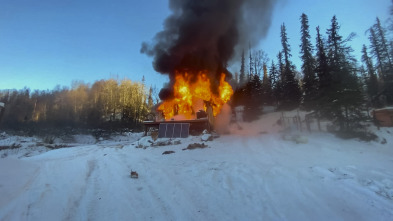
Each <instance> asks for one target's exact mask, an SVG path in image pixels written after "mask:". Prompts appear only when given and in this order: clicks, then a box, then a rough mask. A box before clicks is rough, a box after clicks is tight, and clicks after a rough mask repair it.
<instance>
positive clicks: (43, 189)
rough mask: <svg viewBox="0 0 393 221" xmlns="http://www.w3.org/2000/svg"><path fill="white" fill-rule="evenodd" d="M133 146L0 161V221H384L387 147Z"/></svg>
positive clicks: (392, 203)
mask: <svg viewBox="0 0 393 221" xmlns="http://www.w3.org/2000/svg"><path fill="white" fill-rule="evenodd" d="M390 136H391V135H390ZM135 139H136V138H132V139H129V140H128V141H121V142H105V143H102V144H90V145H80V146H77V147H72V148H64V149H57V150H52V151H49V152H45V153H42V154H38V155H34V156H31V157H21V158H19V159H18V158H14V157H12V156H8V157H5V158H1V159H0V196H1V199H0V220H357V221H358V220H392V219H391V218H392V217H393V170H392V168H393V148H391V147H389V145H383V144H380V143H377V142H371V143H364V142H359V141H355V140H340V139H338V138H335V137H333V136H332V135H330V134H313V135H312V136H309V138H308V140H309V142H308V143H307V144H295V143H293V142H291V141H284V140H282V139H281V137H280V136H279V135H274V134H272V135H259V136H249V137H245V136H238V135H227V136H222V137H220V138H218V139H215V140H214V141H211V142H207V144H208V145H209V148H205V149H195V150H184V151H183V150H182V149H183V148H185V147H186V146H187V145H188V144H189V143H195V142H200V137H191V138H188V139H183V140H182V144H179V145H172V146H165V147H158V148H153V147H150V148H147V149H139V148H135V146H136V144H137V143H136V142H135V141H136V140H135ZM390 139H391V138H390ZM389 141H390V140H389ZM389 141H388V142H389ZM392 142H393V140H392ZM165 150H173V151H175V153H174V154H170V155H162V153H163V152H164V151H165ZM131 169H132V170H136V171H137V172H138V173H139V178H138V179H131V178H130V175H129V173H130V171H131Z"/></svg>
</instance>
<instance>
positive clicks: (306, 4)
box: [0, 0, 391, 90]
mask: <svg viewBox="0 0 393 221" xmlns="http://www.w3.org/2000/svg"><path fill="white" fill-rule="evenodd" d="M390 5H391V0H281V1H278V4H277V5H276V6H275V8H274V13H273V20H272V25H271V27H270V30H269V33H268V35H267V37H266V38H265V39H261V42H260V44H259V47H258V49H262V50H264V51H266V52H267V53H268V55H269V57H270V58H275V56H276V54H277V52H278V51H279V50H280V49H281V45H280V38H279V36H280V25H281V24H282V23H285V24H286V27H287V32H288V33H287V34H288V37H289V38H290V39H289V43H290V45H291V47H292V54H293V57H292V60H293V62H294V63H295V64H296V66H297V67H298V68H299V67H300V63H299V55H298V48H299V47H298V46H299V44H300V40H299V39H300V36H299V30H300V22H299V17H300V15H301V13H303V12H304V13H306V14H307V15H308V17H309V21H310V28H311V35H312V38H313V40H314V39H315V27H316V26H317V25H319V26H320V27H321V30H322V31H323V33H325V30H326V29H327V28H328V27H329V25H330V19H331V18H332V16H333V15H336V16H337V18H338V22H339V24H340V25H341V31H340V34H341V35H343V36H347V35H348V34H349V33H350V32H356V33H357V34H358V37H357V38H356V39H355V40H354V41H353V42H352V43H351V45H352V47H353V48H354V49H355V52H359V51H360V49H361V46H362V44H366V45H368V44H369V42H368V39H367V36H366V35H365V34H364V32H365V31H366V30H367V28H369V27H370V26H371V25H372V24H373V23H374V22H375V18H376V16H378V17H380V19H381V21H382V22H383V23H385V20H387V18H388V11H389V9H388V8H389V6H390ZM169 13H170V11H169V10H168V3H167V1H165V0H144V1H137V0H128V1H126V0H123V1H109V0H108V1H101V0H96V1H91V0H84V1H78V0H61V1H60V0H40V1H35V0H0V89H12V88H15V89H21V88H23V87H25V86H27V87H29V88H31V89H40V90H46V89H50V90H51V89H53V88H54V87H55V86H56V85H61V86H68V87H69V86H70V85H71V82H72V81H73V80H80V81H84V82H85V83H93V82H94V81H96V80H100V79H108V78H110V77H118V78H119V79H122V78H124V77H127V78H129V79H131V80H136V81H140V80H141V79H142V76H143V75H144V76H145V79H146V83H147V84H148V85H156V86H157V87H158V88H160V87H161V86H162V85H163V83H164V82H166V81H167V78H166V77H165V76H163V75H161V74H158V73H156V72H155V71H154V69H153V67H152V65H151V62H152V58H150V57H147V56H146V55H144V54H140V52H139V51H140V47H141V43H142V42H143V41H150V40H151V39H152V38H153V37H154V35H155V33H157V32H158V31H160V30H162V24H163V21H164V19H165V18H166V17H167V16H168V15H169ZM313 43H314V42H313ZM355 55H357V54H355ZM357 57H358V56H357ZM233 70H236V67H235V68H233Z"/></svg>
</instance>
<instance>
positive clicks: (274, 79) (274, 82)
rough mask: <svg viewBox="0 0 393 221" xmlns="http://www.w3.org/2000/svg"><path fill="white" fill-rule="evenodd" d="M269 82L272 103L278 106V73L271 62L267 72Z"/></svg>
mask: <svg viewBox="0 0 393 221" xmlns="http://www.w3.org/2000/svg"><path fill="white" fill-rule="evenodd" d="M269 82H270V85H271V88H272V101H273V102H274V103H275V104H276V105H278V99H279V94H280V93H279V84H280V73H279V70H278V68H277V66H276V64H275V63H274V61H273V60H272V64H271V66H270V70H269Z"/></svg>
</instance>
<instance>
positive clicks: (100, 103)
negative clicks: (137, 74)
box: [0, 78, 157, 130]
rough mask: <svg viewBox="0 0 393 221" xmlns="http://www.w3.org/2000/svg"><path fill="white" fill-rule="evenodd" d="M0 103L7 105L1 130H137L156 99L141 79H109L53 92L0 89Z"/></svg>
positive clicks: (153, 92) (75, 84)
mask: <svg viewBox="0 0 393 221" xmlns="http://www.w3.org/2000/svg"><path fill="white" fill-rule="evenodd" d="M154 99H155V100H156V101H154ZM0 102H4V103H5V104H6V108H5V111H4V113H3V119H2V121H1V122H0V123H1V124H0V126H1V128H3V129H13V130H19V129H26V128H31V129H40V128H67V127H70V128H75V127H78V128H87V129H88V128H108V127H112V128H113V127H116V128H120V127H126V128H140V127H141V122H142V121H143V120H144V119H145V118H146V115H147V114H148V113H149V112H150V109H151V108H152V106H153V103H154V102H157V96H155V89H154V88H153V87H150V88H149V89H147V88H146V86H145V84H144V78H143V79H142V82H135V81H131V80H129V79H123V80H116V79H108V80H100V81H96V82H94V83H93V84H92V85H89V84H85V83H83V82H78V81H73V82H72V86H71V88H67V87H63V88H61V87H60V86H57V87H56V88H55V89H54V90H52V91H49V90H45V91H40V90H36V91H33V92H31V91H30V89H28V88H25V89H22V90H19V91H18V90H2V91H0Z"/></svg>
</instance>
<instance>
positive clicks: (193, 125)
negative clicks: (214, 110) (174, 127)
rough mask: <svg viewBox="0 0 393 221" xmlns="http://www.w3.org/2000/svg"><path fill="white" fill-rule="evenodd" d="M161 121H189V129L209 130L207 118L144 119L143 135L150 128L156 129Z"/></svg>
mask: <svg viewBox="0 0 393 221" xmlns="http://www.w3.org/2000/svg"><path fill="white" fill-rule="evenodd" d="M162 123H189V124H190V131H195V130H201V131H202V130H204V129H207V130H210V124H209V120H208V119H207V118H202V119H195V120H168V121H144V122H143V125H144V126H145V136H146V135H147V132H148V131H149V130H150V129H152V128H155V129H157V130H158V128H159V127H160V124H162Z"/></svg>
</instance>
